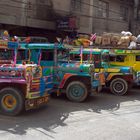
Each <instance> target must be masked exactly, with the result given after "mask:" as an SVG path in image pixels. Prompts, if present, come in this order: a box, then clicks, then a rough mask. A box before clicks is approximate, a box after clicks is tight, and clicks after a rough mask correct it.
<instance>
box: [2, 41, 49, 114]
mask: <svg viewBox="0 0 140 140" xmlns="http://www.w3.org/2000/svg"><path fill="white" fill-rule="evenodd" d="M18 47H19V44H18V43H17V42H11V41H3V40H0V112H1V113H2V114H5V115H11V116H14V115H18V114H20V113H21V112H22V110H24V109H25V110H30V109H34V108H38V107H39V106H42V105H46V103H48V99H49V94H48V93H47V92H46V91H45V82H46V81H44V79H43V78H42V68H41V67H40V66H38V65H36V64H24V65H23V64H16V60H17V49H18Z"/></svg>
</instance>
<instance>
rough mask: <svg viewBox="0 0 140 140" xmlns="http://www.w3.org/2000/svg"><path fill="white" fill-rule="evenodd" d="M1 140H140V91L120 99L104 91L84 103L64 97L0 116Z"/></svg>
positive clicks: (133, 90) (133, 91)
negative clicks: (14, 115) (33, 108)
mask: <svg viewBox="0 0 140 140" xmlns="http://www.w3.org/2000/svg"><path fill="white" fill-rule="evenodd" d="M0 140H140V88H136V89H132V90H131V91H130V92H129V94H128V95H126V96H119V97H118V96H114V95H112V94H110V92H109V91H108V90H105V91H104V92H103V93H100V94H95V95H91V96H90V98H89V99H88V100H87V101H85V102H84V103H72V102H70V101H68V100H67V99H66V97H65V96H62V97H58V98H52V99H51V100H50V102H49V103H48V105H47V106H45V107H43V108H40V109H36V110H31V111H28V112H24V113H22V114H21V115H20V116H16V117H8V116H3V115H0Z"/></svg>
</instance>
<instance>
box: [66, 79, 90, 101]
mask: <svg viewBox="0 0 140 140" xmlns="http://www.w3.org/2000/svg"><path fill="white" fill-rule="evenodd" d="M66 96H67V98H68V99H69V100H71V101H74V102H83V101H84V100H85V99H86V98H87V97H88V89H87V87H86V85H84V84H83V83H82V82H79V81H73V82H71V83H69V85H68V86H67V89H66Z"/></svg>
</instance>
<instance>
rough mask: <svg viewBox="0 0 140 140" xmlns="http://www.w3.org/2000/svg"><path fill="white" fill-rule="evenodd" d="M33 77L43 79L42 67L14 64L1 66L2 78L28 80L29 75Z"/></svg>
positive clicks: (0, 74)
mask: <svg viewBox="0 0 140 140" xmlns="http://www.w3.org/2000/svg"><path fill="white" fill-rule="evenodd" d="M29 73H30V75H32V76H33V77H41V76H42V69H41V67H40V66H37V65H36V64H27V65H22V64H16V65H15V66H13V65H12V64H9V65H7V64H3V65H1V66H0V77H1V78H10V79H11V78H12V79H14V78H18V79H26V78H27V75H29Z"/></svg>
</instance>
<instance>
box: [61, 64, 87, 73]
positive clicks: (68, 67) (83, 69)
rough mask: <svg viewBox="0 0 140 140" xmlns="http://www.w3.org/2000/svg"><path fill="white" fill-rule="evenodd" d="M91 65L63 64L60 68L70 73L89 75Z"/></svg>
mask: <svg viewBox="0 0 140 140" xmlns="http://www.w3.org/2000/svg"><path fill="white" fill-rule="evenodd" d="M89 67H90V64H80V63H61V64H59V65H58V68H59V69H61V70H62V71H66V72H68V73H89Z"/></svg>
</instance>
